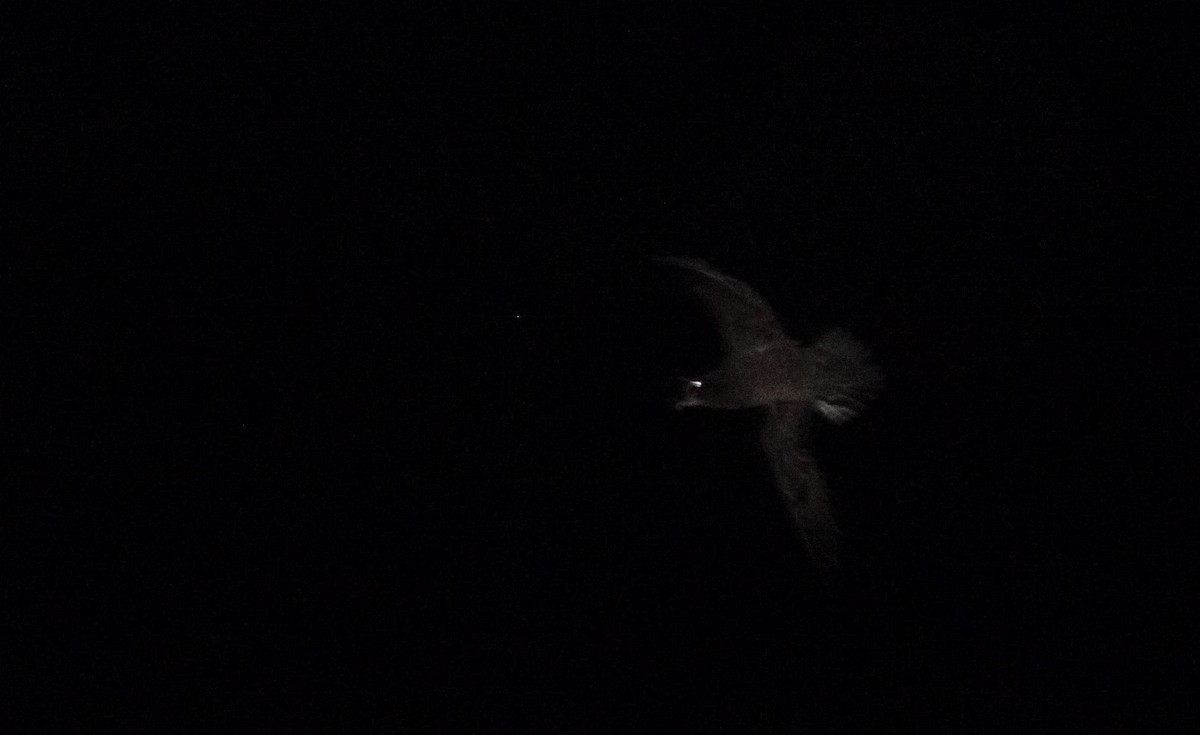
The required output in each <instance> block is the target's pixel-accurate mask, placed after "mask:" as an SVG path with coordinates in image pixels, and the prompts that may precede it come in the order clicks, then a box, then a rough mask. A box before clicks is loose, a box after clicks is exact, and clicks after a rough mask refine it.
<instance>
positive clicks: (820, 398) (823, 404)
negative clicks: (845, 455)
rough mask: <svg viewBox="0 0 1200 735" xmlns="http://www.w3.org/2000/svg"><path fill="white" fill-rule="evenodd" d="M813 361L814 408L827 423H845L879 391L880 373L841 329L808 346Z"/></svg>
mask: <svg viewBox="0 0 1200 735" xmlns="http://www.w3.org/2000/svg"><path fill="white" fill-rule="evenodd" d="M812 350H813V354H814V355H815V357H816V359H817V363H818V365H819V368H820V369H819V370H818V371H817V377H816V381H817V385H816V389H817V390H816V393H817V400H816V407H817V409H818V410H819V411H820V412H821V413H822V414H823V415H824V416H825V417H826V418H828V419H829V420H831V421H834V422H835V423H839V424H842V423H845V422H847V421H849V420H850V419H853V418H854V417H855V416H857V415H858V414H860V413H861V412H862V411H863V409H864V408H866V405H867V403H869V402H870V401H871V399H873V398H874V397H875V396H877V395H879V392H880V391H881V390H883V371H882V370H880V369H879V368H878V367H876V366H875V365H873V364H871V362H870V353H869V352H868V351H867V348H866V347H864V346H863V344H862V343H861V342H859V341H858V340H856V339H855V338H854V337H852V336H850V334H849V333H848V332H846V331H845V330H842V329H833V330H831V331H829V332H826V333H825V334H824V335H823V336H822V337H821V338H820V339H818V340H817V341H816V342H815V343H814V344H813V346H812Z"/></svg>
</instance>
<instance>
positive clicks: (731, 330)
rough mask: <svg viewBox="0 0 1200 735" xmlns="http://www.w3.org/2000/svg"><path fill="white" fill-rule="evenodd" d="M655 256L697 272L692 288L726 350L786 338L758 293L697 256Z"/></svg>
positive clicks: (759, 346)
mask: <svg viewBox="0 0 1200 735" xmlns="http://www.w3.org/2000/svg"><path fill="white" fill-rule="evenodd" d="M655 260H657V261H660V262H663V263H669V264H670V265H674V266H677V267H679V268H684V269H687V270H689V271H691V272H692V273H695V274H697V277H696V278H695V285H694V286H693V288H694V289H695V291H696V293H698V294H699V295H700V298H701V299H703V301H704V303H705V305H706V306H707V307H708V310H709V312H711V313H712V315H713V318H714V319H715V320H716V322H717V331H718V332H720V334H721V341H722V343H723V345H724V348H725V352H727V353H729V352H740V351H742V350H754V349H761V348H762V347H764V346H766V345H769V344H770V343H772V342H776V341H778V340H786V339H788V336H787V333H786V332H785V331H784V330H783V327H781V326H780V325H779V321H778V319H777V318H776V316H775V311H774V309H772V308H771V306H770V305H769V304H767V302H766V301H765V300H764V299H763V297H762V296H759V295H758V293H757V292H756V291H755V290H754V289H752V288H750V287H749V286H747V285H746V284H744V283H742V282H741V281H739V280H737V279H736V278H732V277H730V276H727V275H725V274H724V273H721V272H720V271H718V270H717V269H715V268H713V267H712V266H711V265H709V264H708V263H706V262H705V261H703V260H701V259H699V258H678V257H660V258H655Z"/></svg>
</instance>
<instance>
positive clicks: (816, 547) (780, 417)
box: [762, 402, 838, 576]
mask: <svg viewBox="0 0 1200 735" xmlns="http://www.w3.org/2000/svg"><path fill="white" fill-rule="evenodd" d="M810 423H811V409H810V407H809V406H806V405H804V404H803V403H792V402H789V403H773V404H770V405H769V406H767V411H766V420H765V421H764V423H763V427H762V443H763V449H764V450H765V451H766V453H767V459H768V461H769V462H770V464H771V470H772V471H773V472H774V474H775V484H776V485H777V486H778V487H779V492H780V494H781V495H782V496H783V502H784V505H786V506H787V509H788V512H789V513H791V515H792V520H794V521H795V522H796V526H797V528H799V529H800V536H801V537H802V538H803V539H804V545H805V547H806V548H807V550H808V556H809V559H810V560H811V561H812V563H813V566H814V567H816V569H817V571H818V573H820V574H821V575H822V576H828V575H829V574H830V573H831V572H832V571H833V570H834V569H835V568H836V567H837V536H838V528H837V523H836V522H835V521H834V519H833V510H832V508H831V507H830V503H829V489H828V487H826V485H825V480H824V478H823V477H822V476H821V469H820V468H819V467H818V466H817V461H816V459H815V458H814V457H813V455H812V454H811V453H810V452H809V451H808V448H807V447H806V443H807V438H808V430H809V425H810Z"/></svg>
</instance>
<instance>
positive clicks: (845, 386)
mask: <svg viewBox="0 0 1200 735" xmlns="http://www.w3.org/2000/svg"><path fill="white" fill-rule="evenodd" d="M658 260H660V261H662V262H665V263H669V264H671V265H674V266H676V267H679V268H683V269H685V270H686V271H687V272H689V273H690V274H692V277H693V290H694V291H695V292H696V293H697V294H698V295H699V297H700V299H701V300H702V301H703V302H704V304H705V306H707V308H708V310H709V312H710V314H711V315H712V317H713V319H714V321H715V322H716V326H717V331H718V332H719V333H720V335H721V343H722V348H723V353H724V354H723V358H722V361H721V364H720V366H718V368H717V369H716V370H713V371H711V372H710V373H708V374H706V375H703V376H700V377H699V378H694V379H689V380H686V381H684V383H683V385H684V395H683V397H682V398H681V399H680V400H679V401H678V402H677V403H676V408H686V407H689V406H705V407H709V408H726V409H738V408H751V407H760V408H761V409H762V411H763V415H764V417H763V423H762V429H761V437H760V438H761V441H762V445H763V450H764V451H765V453H766V456H767V460H768V463H769V464H770V466H771V471H772V474H773V475H774V477H775V484H776V486H777V487H778V489H779V492H780V494H781V496H782V497H783V501H784V504H785V506H786V507H787V509H788V512H789V513H790V514H791V516H792V519H793V520H794V521H795V523H796V526H797V528H798V529H799V530H800V534H801V536H802V538H803V539H804V544H805V547H806V548H807V551H808V554H809V558H810V559H811V561H812V563H813V564H814V566H815V567H816V568H817V569H818V571H820V572H822V573H828V572H829V571H831V570H832V569H833V567H835V566H836V564H837V533H838V531H837V524H836V523H835V522H834V518H833V513H832V508H831V505H830V500H829V492H828V489H827V487H826V485H825V481H824V478H823V477H822V475H821V471H820V468H819V467H818V466H817V463H816V460H815V458H814V457H813V455H812V453H811V452H810V451H809V448H808V444H809V432H810V427H811V423H812V417H813V416H814V415H821V416H823V417H825V418H826V419H828V420H830V421H833V422H834V423H839V424H840V423H844V422H846V421H849V420H850V419H852V418H854V417H855V416H857V415H858V414H859V413H860V412H861V411H862V410H863V408H864V407H865V406H866V404H867V402H869V401H870V400H871V399H872V398H873V397H874V396H875V395H876V394H877V393H878V392H879V390H880V389H881V388H882V384H883V377H882V373H881V372H880V371H879V369H878V368H877V367H875V366H874V365H871V364H870V363H869V362H868V354H867V351H866V349H865V348H864V347H863V346H862V345H861V344H860V343H859V342H858V341H857V340H855V339H854V338H853V337H851V336H850V335H849V334H847V333H846V332H844V331H841V330H833V331H830V332H828V333H826V334H825V335H824V336H822V337H821V338H820V339H818V340H817V341H816V342H814V343H813V344H812V345H810V346H808V347H804V346H801V345H800V344H798V343H796V342H795V341H793V340H792V339H791V338H790V337H789V336H788V335H787V333H786V332H785V331H784V329H783V327H781V326H780V324H779V321H778V319H777V317H776V316H775V312H774V311H773V310H772V309H771V307H770V305H768V304H767V302H766V301H765V300H763V298H762V297H761V296H759V295H758V294H757V293H756V292H755V291H754V290H753V289H752V288H750V287H749V286H747V285H746V284H745V283H742V282H741V281H739V280H737V279H735V278H732V277H730V276H727V275H725V274H723V273H721V272H719V271H717V270H716V269H714V268H713V267H712V266H710V265H708V263H706V262H704V261H703V260H699V259H696V258H674V257H672V258H659V259H658Z"/></svg>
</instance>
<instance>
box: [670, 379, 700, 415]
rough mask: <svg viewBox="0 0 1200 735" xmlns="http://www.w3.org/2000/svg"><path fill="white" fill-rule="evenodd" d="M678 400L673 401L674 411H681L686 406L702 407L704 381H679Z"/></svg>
mask: <svg viewBox="0 0 1200 735" xmlns="http://www.w3.org/2000/svg"><path fill="white" fill-rule="evenodd" d="M679 388H680V391H679V400H678V401H675V410H676V411H682V410H683V409H685V408H687V407H688V406H703V405H704V388H705V385H704V381H703V380H701V379H697V378H680V379H679Z"/></svg>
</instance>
